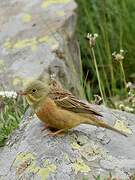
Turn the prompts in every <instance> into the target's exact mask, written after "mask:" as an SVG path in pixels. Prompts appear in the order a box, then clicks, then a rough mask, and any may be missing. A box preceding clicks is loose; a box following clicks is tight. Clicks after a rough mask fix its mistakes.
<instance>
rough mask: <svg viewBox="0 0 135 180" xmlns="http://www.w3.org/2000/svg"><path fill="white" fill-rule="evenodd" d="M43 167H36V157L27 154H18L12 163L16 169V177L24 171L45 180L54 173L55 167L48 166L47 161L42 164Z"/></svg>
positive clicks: (52, 165)
mask: <svg viewBox="0 0 135 180" xmlns="http://www.w3.org/2000/svg"><path fill="white" fill-rule="evenodd" d="M44 166H45V167H40V166H37V165H36V157H35V156H34V155H33V154H32V153H29V152H26V153H19V154H18V155H17V157H16V159H15V161H14V167H16V175H17V176H19V175H20V174H22V173H23V172H24V171H25V172H26V171H27V172H31V173H34V174H36V175H39V176H40V177H41V180H46V179H47V177H48V176H49V174H50V173H52V172H55V170H56V166H55V165H54V164H49V161H48V160H46V161H45V162H44Z"/></svg>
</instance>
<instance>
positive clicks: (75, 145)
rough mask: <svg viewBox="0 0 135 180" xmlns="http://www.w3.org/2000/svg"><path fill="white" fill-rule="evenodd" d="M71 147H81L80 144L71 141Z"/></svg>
mask: <svg viewBox="0 0 135 180" xmlns="http://www.w3.org/2000/svg"><path fill="white" fill-rule="evenodd" d="M71 147H72V148H73V149H78V150H80V148H81V146H80V145H79V144H77V142H73V143H72V144H71Z"/></svg>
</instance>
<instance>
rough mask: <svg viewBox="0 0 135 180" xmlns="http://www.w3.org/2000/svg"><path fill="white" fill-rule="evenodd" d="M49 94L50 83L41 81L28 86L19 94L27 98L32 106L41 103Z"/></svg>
mask: <svg viewBox="0 0 135 180" xmlns="http://www.w3.org/2000/svg"><path fill="white" fill-rule="evenodd" d="M48 93H49V86H48V83H45V82H42V81H40V80H35V81H32V82H30V83H29V84H27V86H26V88H25V89H24V91H21V92H19V94H20V95H24V96H26V99H27V101H28V103H29V104H30V105H32V106H33V105H36V104H38V103H40V101H42V100H43V99H44V98H45V97H46V96H47V95H48Z"/></svg>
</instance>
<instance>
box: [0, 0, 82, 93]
mask: <svg viewBox="0 0 135 180" xmlns="http://www.w3.org/2000/svg"><path fill="white" fill-rule="evenodd" d="M76 7H77V6H76V3H75V2H74V1H73V0H30V1H27V0H12V1H10V0H4V1H0V27H1V28H0V82H1V84H2V85H3V86H4V87H5V88H6V89H8V90H10V89H11V88H14V89H16V88H17V87H20V86H21V87H22V84H23V83H24V82H26V81H28V80H31V79H33V78H37V77H38V76H39V75H40V74H43V73H50V74H53V73H55V74H56V76H57V77H59V80H60V81H61V82H62V84H64V85H65V86H66V88H67V87H68V89H70V90H72V92H74V93H75V94H76V95H79V96H81V95H82V87H81V85H80V75H81V61H80V54H79V48H78V44H77V41H76V40H75V36H74V31H75V25H76V14H75V12H74V11H75V9H76Z"/></svg>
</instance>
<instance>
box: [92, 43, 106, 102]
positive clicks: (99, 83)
mask: <svg viewBox="0 0 135 180" xmlns="http://www.w3.org/2000/svg"><path fill="white" fill-rule="evenodd" d="M91 52H92V57H93V61H94V65H95V69H96V74H97V79H98V85H99V90H100V94H101V97H102V99H103V104H104V105H105V104H106V103H105V99H104V95H103V91H102V86H101V80H100V75H99V71H98V66H97V61H96V56H95V52H94V48H93V47H92V48H91Z"/></svg>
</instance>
